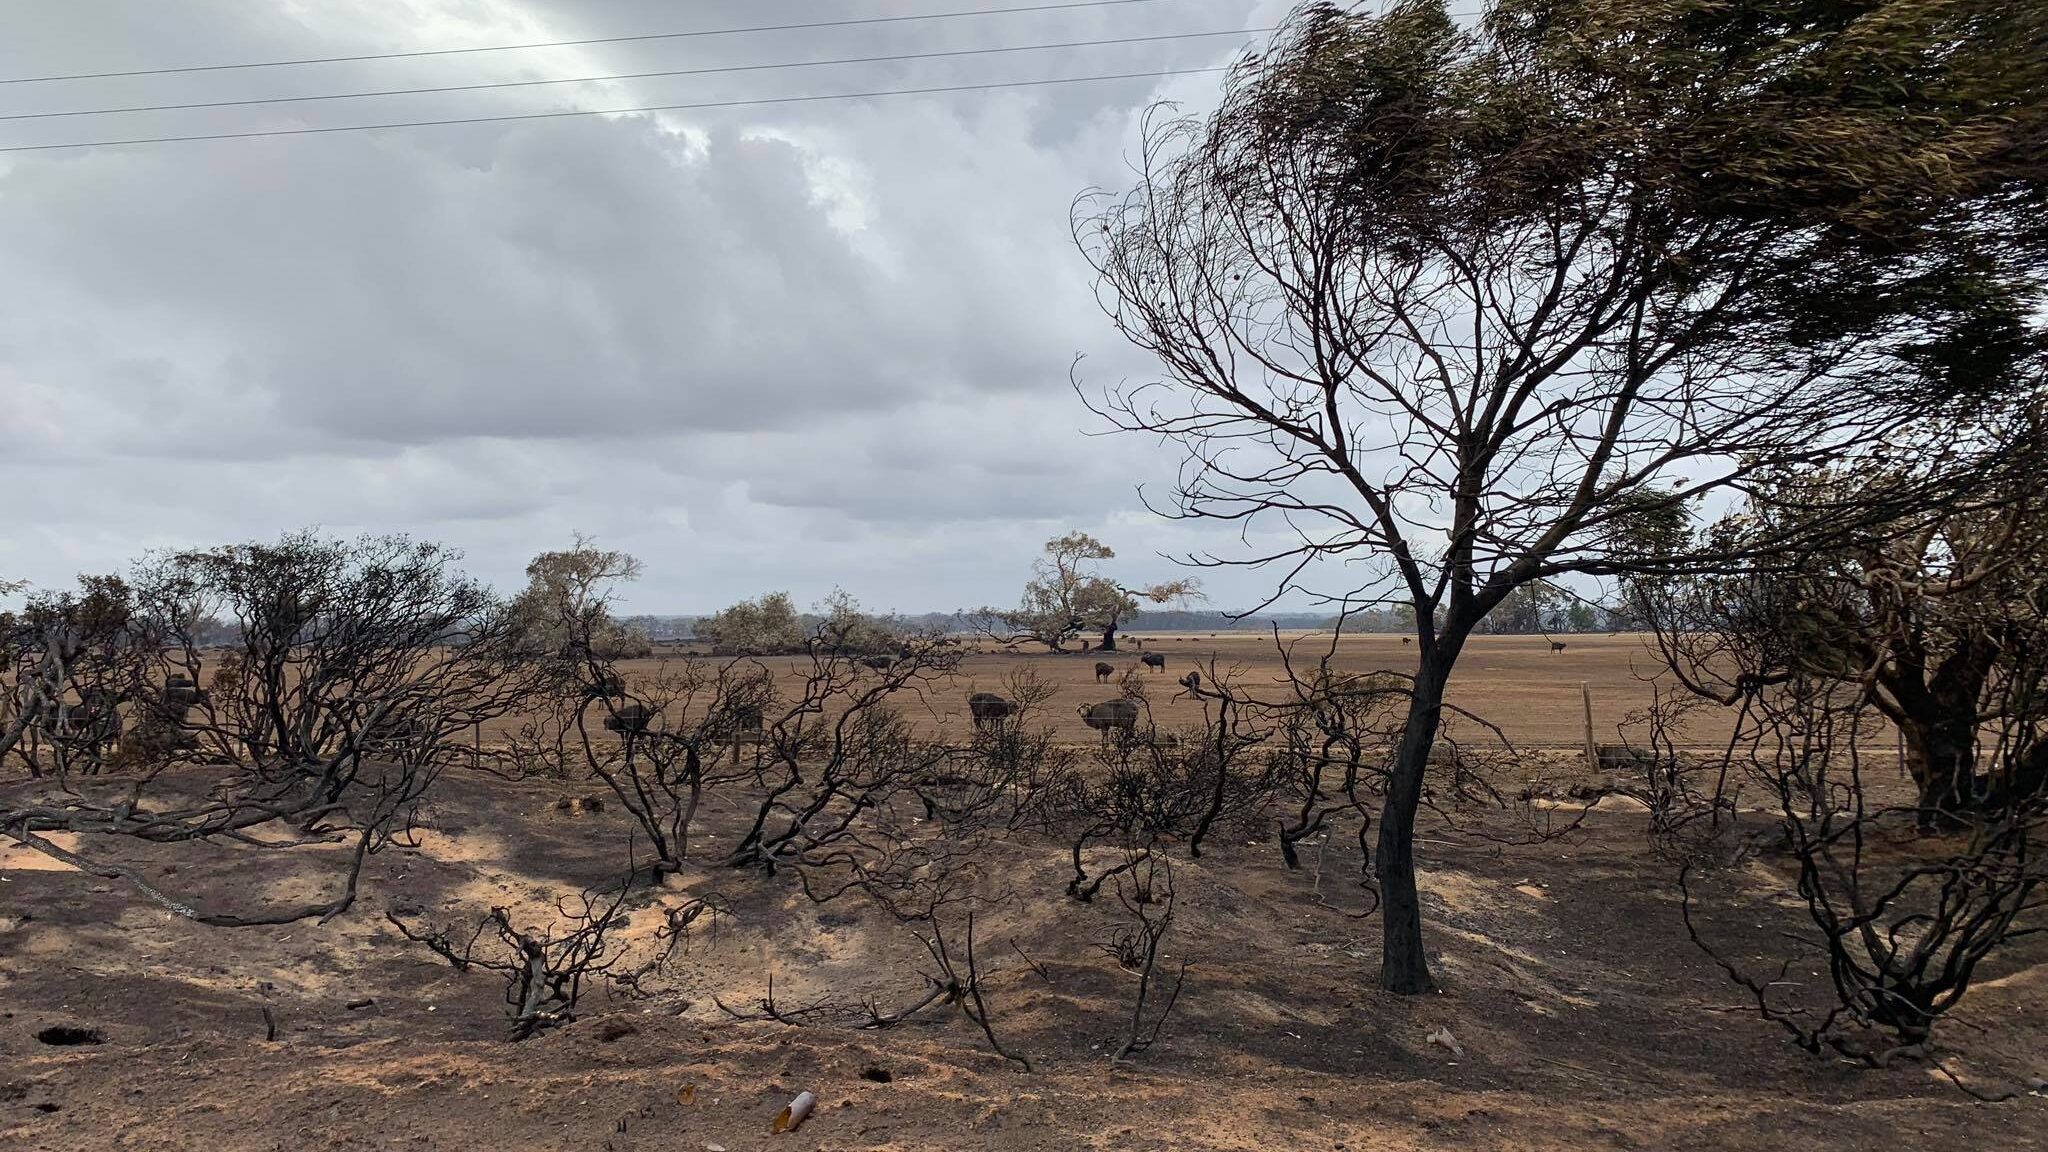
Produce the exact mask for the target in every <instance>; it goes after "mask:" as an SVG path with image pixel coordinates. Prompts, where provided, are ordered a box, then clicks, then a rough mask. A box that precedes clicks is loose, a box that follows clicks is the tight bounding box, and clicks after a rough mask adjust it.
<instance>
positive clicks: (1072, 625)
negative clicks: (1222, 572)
mask: <svg viewBox="0 0 2048 1152" xmlns="http://www.w3.org/2000/svg"><path fill="white" fill-rule="evenodd" d="M1114 559H1116V552H1115V551H1114V550H1112V549H1111V548H1110V547H1109V545H1107V544H1104V543H1103V542H1102V541H1100V540H1097V539H1096V538H1095V537H1093V536H1090V535H1088V534H1087V533H1086V532H1069V533H1067V534H1066V535H1064V536H1060V537H1056V538H1054V539H1052V540H1048V541H1046V544H1045V555H1044V556H1042V557H1040V558H1039V559H1037V560H1034V561H1033V562H1032V564H1031V581H1030V582H1029V583H1028V584H1026V585H1025V586H1024V595H1023V597H1022V600H1021V602H1020V603H1019V605H1018V606H1017V607H1016V608H1015V609H1013V610H1010V611H1002V610H998V609H994V608H985V609H983V610H982V612H981V615H982V616H983V617H984V618H986V619H989V620H993V621H996V622H998V623H999V624H1000V626H1001V627H1002V628H1004V629H1007V630H1008V632H1009V634H1010V636H1011V637H1013V638H1019V637H1021V638H1027V639H1031V640H1034V641H1037V642H1038V643H1041V644H1044V645H1045V646H1046V647H1048V648H1050V649H1051V650H1053V651H1054V652H1061V651H1064V650H1065V649H1066V645H1067V643H1068V642H1069V641H1071V640H1073V639H1074V637H1076V636H1078V635H1080V634H1081V633H1082V632H1084V631H1089V630H1095V631H1099V632H1101V634H1102V640H1101V643H1100V644H1099V645H1098V647H1099V648H1100V650H1102V651H1104V652H1114V651H1116V634H1117V631H1118V629H1120V628H1121V627H1122V626H1123V624H1124V621H1126V620H1128V619H1129V618H1130V617H1131V616H1132V615H1133V614H1134V613H1136V612H1137V611H1138V608H1139V606H1140V604H1141V602H1144V601H1149V602H1151V603H1154V604H1164V603H1167V602H1168V601H1173V600H1186V599H1189V598H1192V597H1195V596H1199V595H1200V585H1199V584H1198V583H1197V582H1196V581H1194V580H1191V579H1190V580H1172V581H1166V582H1162V583H1158V584H1151V585H1147V586H1145V587H1142V588H1126V587H1124V586H1123V585H1121V584H1118V583H1117V582H1116V581H1114V580H1111V579H1109V578H1108V577H1106V576H1103V575H1101V574H1100V573H1099V572H1097V571H1096V569H1095V567H1094V565H1095V564H1096V562H1098V561H1102V560H1114Z"/></svg>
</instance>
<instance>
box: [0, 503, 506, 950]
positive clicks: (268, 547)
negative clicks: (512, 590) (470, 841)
mask: <svg viewBox="0 0 2048 1152" xmlns="http://www.w3.org/2000/svg"><path fill="white" fill-rule="evenodd" d="M453 560H454V556H453V554H452V553H450V552H449V551H447V550H446V549H444V548H441V547H440V546H438V545H434V544H428V543H419V542H414V541H411V540H408V539H405V538H403V537H372V538H364V539H361V540H356V541H336V540H326V539H321V538H319V537H317V536H314V535H312V534H310V533H304V534H298V535H292V536H286V537H285V538H283V539H282V540H280V541H278V542H277V543H275V544H247V545H233V546H228V547H222V548H215V549H209V550H202V551H191V552H179V553H172V554H168V555H163V556H159V557H156V558H155V559H154V560H152V561H151V562H149V563H148V564H145V565H143V566H142V567H141V568H140V569H139V570H138V571H137V572H136V573H135V575H134V577H133V578H132V580H131V581H130V584H131V585H132V592H131V595H132V600H131V603H130V606H129V610H130V619H129V622H128V624H127V626H126V627H127V628H128V630H129V633H128V634H129V636H130V637H131V642H132V643H134V644H136V645H137V646H138V647H140V648H141V649H142V650H144V651H146V653H147V664H146V677H147V678H146V681H145V684H144V691H143V692H142V693H141V694H140V695H141V698H142V699H143V701H144V702H145V703H146V704H148V706H149V707H150V708H152V709H156V710H159V711H163V712H165V713H166V715H164V716H160V717H158V718H157V720H158V721H160V723H158V724H154V725H140V724H138V725H137V727H136V729H134V730H132V731H131V732H130V733H129V734H128V735H127V736H124V737H123V745H122V749H121V750H122V753H123V756H122V757H121V759H120V760H118V761H109V765H110V768H109V771H108V772H107V773H106V774H104V775H102V776H100V777H96V778H94V779H93V780H92V781H90V782H89V783H85V784H82V785H81V786H78V787H75V788H73V789H71V790H68V791H65V792H62V793H53V792H50V791H48V790H42V789H33V788H31V789H10V790H9V791H8V792H7V793H6V794H5V795H4V797H0V833H4V834H6V835H9V836H12V837H14V838H15V839H18V840H20V841H22V842H23V843H26V844H29V845H31V846H33V847H36V848H38V849H40V850H42V851H44V852H46V853H48V854H51V855H54V856H58V857H60V858H62V859H66V860H67V861H69V862H71V863H73V864H76V865H78V866H79V867H82V868H85V869H86V870H88V871H92V872H96V873H99V874H101V875H107V876H118V877H123V878H126V879H128V880H129V881H130V882H131V883H133V884H134V885H135V886H136V887H137V888H138V890H140V891H142V892H143V893H144V894H145V895H148V896H150V897H151V898H152V899H155V900H156V901H157V902H158V903H160V904H162V905H163V906H165V907H166V908H168V909H170V910H171V911H173V912H176V913H178V914H180V915H184V916H187V917H190V918H193V919H197V920H200V921H202V922H205V923H210V924H216V925H225V926H239V925H248V924H276V923H287V922H290V921H293V920H297V919H303V918H307V917H312V916H319V917H322V918H323V919H324V918H330V917H332V916H335V915H338V914H339V913H341V912H342V911H344V910H346V909H347V908H348V907H349V906H350V905H351V904H352V903H353V901H354V899H355V895H356V887H357V881H358V878H359V877H360V875H361V872H362V868H363V863H364V860H365V858H366V857H367V856H368V855H369V854H371V853H373V852H375V851H377V850H378V849H380V848H382V847H384V846H386V845H387V844H389V843H390V842H391V841H392V840H393V838H395V837H401V836H404V835H406V834H407V833H408V831H409V830H410V827H411V822H412V816H413V813H414V811H415V809H416V807H417V805H418V803H419V802H420V800H421V799H422V798H423V797H424V796H425V795H426V793H427V791H428V790H429V789H430V788H431V787H432V786H433V784H434V782H435V781H436V780H437V779H438V778H439V777H440V775H441V774H442V773H443V772H445V771H446V770H448V769H449V768H451V767H456V766H459V765H464V764H467V763H468V760H469V755H470V747H469V740H468V738H469V735H470V733H471V732H472V731H473V730H474V728H475V727H476V726H477V725H479V724H481V723H483V722H484V721H487V720H490V719H493V718H495V717H498V716H500V715H503V714H505V713H506V712H508V711H510V710H512V709H514V708H517V707H519V706H520V705H521V704H522V703H523V702H524V701H525V700H527V699H528V698H529V697H530V695H531V693H532V692H533V690H534V688H535V686H536V684H537V682H538V673H537V671H536V669H535V667H534V665H533V664H532V663H531V662H530V661H528V660H527V659H526V658H525V657H524V656H523V654H522V653H521V652H520V651H519V648H518V645H517V643H516V635H515V630H514V629H513V628H512V627H511V626H510V624H509V623H508V620H507V617H506V613H505V610H504V606H503V605H502V604H501V603H500V602H499V601H498V600H497V598H496V597H495V596H493V595H492V593H491V592H490V591H489V590H488V589H486V588H484V587H483V586H481V585H479V584H477V583H475V582H474V581H472V580H469V579H468V578H466V577H464V576H462V575H460V574H459V573H457V572H456V571H455V570H454V569H453V567H452V563H453ZM215 612H217V613H218V614H220V615H221V616H223V617H225V618H227V619H229V620H232V621H233V624H234V635H235V637H236V639H235V643H234V644H233V645H232V646H231V647H229V648H227V649H226V650H225V651H212V650H209V649H207V647H206V646H204V645H202V644H201V643H200V639H201V624H202V622H204V621H205V620H207V619H208V617H209V615H210V614H211V613H215ZM201 686H203V687H201ZM131 698H132V697H131ZM171 712H175V736H176V738H175V739H167V738H165V736H164V733H163V731H162V728H163V726H164V725H167V724H169V723H171V718H170V716H169V715H168V713H171ZM138 734H143V735H144V736H146V738H142V739H137V738H136V737H137V735H138ZM116 768H118V771H116V770H115V769H116ZM201 770H203V777H204V778H203V780H202V779H200V775H201ZM271 826H274V828H273V827H271ZM48 832H72V833H78V834H80V835H81V836H83V837H85V839H86V841H87V843H90V842H91V841H92V840H94V839H99V838H105V837H129V838H133V839H136V840H142V841H147V842H151V843H159V844H166V843H188V842H195V841H210V840H221V841H227V842H230V843H238V844H247V845H251V846H257V847H262V848H265V849H276V848H284V847H292V846H297V845H303V844H313V843H323V842H332V841H335V840H343V841H351V842H353V846H354V851H353V852H352V853H351V854H350V857H349V864H348V865H347V870H346V874H345V876H344V878H343V880H342V882H341V890H340V892H339V893H338V894H337V895H335V896H334V897H332V898H330V899H323V900H318V901H315V902H312V903H310V904H307V905H303V906H293V907H290V908H286V909H281V910H277V911H272V912H266V913H260V914H256V915H253V916H248V917H244V916H240V915H232V914H206V913H202V912H200V911H198V910H195V909H193V908H191V907H188V906H187V905H184V904H182V903H179V902H178V901H176V900H173V899H171V898H169V897H166V896H164V895H163V894H162V893H161V892H158V891H157V890H156V889H155V888H153V887H151V886H150V885H149V884H148V883H147V882H145V881H144V880H143V879H142V878H140V877H138V876H135V875H133V874H132V873H130V872H128V871H126V870H124V869H122V868H117V867H112V866H107V865H101V864H96V863H94V862H93V861H92V860H90V859H89V858H87V857H85V856H81V855H79V854H76V853H71V852H68V851H66V850H64V849H61V848H59V847H57V845H55V844H54V843H53V842H52V841H50V840H49V839H48V838H47V837H45V836H44V835H43V834H44V833H48ZM83 850H84V851H89V849H83Z"/></svg>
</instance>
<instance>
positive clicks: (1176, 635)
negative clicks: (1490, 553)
mask: <svg viewBox="0 0 2048 1152" xmlns="http://www.w3.org/2000/svg"><path fill="white" fill-rule="evenodd" d="M1560 639H1561V640H1563V641H1564V642H1565V650H1564V651H1562V652H1552V651H1551V650H1550V642H1549V641H1547V640H1545V639H1544V638H1543V637H1541V636H1479V637H1475V638H1474V639H1473V640H1472V641H1471V642H1470V643H1469V644H1468V645H1467V646H1466V649H1465V652H1464V655H1463V657H1462V659H1461V662H1460V663H1459V665H1458V671H1457V673H1456V675H1455V677H1454V679H1453V682H1452V686H1451V693H1450V699H1451V703H1453V704H1455V705H1457V706H1459V707H1461V708H1464V709H1467V710H1469V711H1470V712H1472V713H1473V714H1474V715H1476V716H1478V717H1481V718H1483V719H1484V720H1486V721H1487V722H1488V723H1491V724H1494V725H1498V726H1499V727H1500V729H1501V731H1502V732H1503V733H1504V734H1505V735H1506V736H1507V738H1508V739H1509V740H1511V741H1513V742H1514V743H1515V744H1516V746H1518V747H1530V748H1567V747H1569V748H1577V747H1580V746H1582V744H1583V741H1584V728H1585V719H1584V717H1585V704H1584V700H1583V697H1582V695H1581V691H1580V685H1581V684H1584V685H1585V686H1586V687H1587V689H1588V690H1589V691H1590V692H1591V694H1592V697H1593V732H1594V737H1595V739H1597V740H1598V741H1600V742H1601V743H1608V742H1613V741H1615V740H1616V739H1617V730H1618V729H1619V727H1620V726H1621V725H1622V724H1623V722H1624V721H1626V720H1627V719H1628V717H1629V715H1630V714H1631V713H1633V712H1636V711H1638V710H1640V709H1642V708H1643V707H1645V706H1647V705H1648V704H1649V702H1650V680H1651V678H1652V677H1654V676H1655V675H1656V674H1657V673H1658V672H1659V671H1660V670H1661V665H1659V664H1658V663H1657V660H1656V657H1655V654H1654V653H1652V652H1651V651H1650V650H1649V649H1648V648H1647V647H1646V646H1645V641H1644V638H1643V637H1641V636H1637V635H1629V634H1622V635H1611V636H1610V635H1583V636H1566V637H1560ZM1120 643H1121V645H1122V648H1121V650H1120V651H1117V652H1114V653H1108V654H1100V653H1094V652H1079V651H1074V652H1068V653H1065V654H1053V653H1049V652H1046V651H1045V650H1044V649H1043V648H1038V649H1036V650H1033V649H1030V648H1023V647H1019V648H1015V649H1009V650H1005V649H1001V648H997V647H995V646H993V645H991V644H988V643H986V642H983V643H981V644H980V645H975V644H973V642H972V641H969V642H968V644H969V646H968V649H967V652H968V654H967V655H966V657H965V658H964V660H963V661H962V663H961V667H960V673H959V678H958V680H957V682H956V684H955V685H954V686H953V690H952V691H950V692H935V693H933V694H932V695H931V696H930V697H929V698H928V699H927V700H925V701H922V702H919V703H917V704H913V705H910V706H909V711H910V714H911V716H912V717H913V718H914V719H915V720H916V721H917V724H918V726H919V728H920V729H921V730H922V731H923V732H924V733H925V734H927V735H942V734H943V735H949V736H961V735H964V734H965V733H966V732H967V731H968V728H969V723H970V720H969V717H968V715H967V703H966V700H967V696H968V694H970V693H973V692H984V691H986V692H997V693H1000V692H1002V691H1003V690H1004V683H1005V680H1006V678H1008V677H1009V676H1011V675H1012V674H1014V673H1016V672H1019V671H1021V670H1026V669H1028V670H1030V671H1031V672H1032V673H1034V674H1036V675H1037V676H1038V677H1040V678H1041V679H1042V680H1044V681H1045V682H1046V683H1048V684H1050V685H1052V686H1053V687H1054V688H1055V689H1056V690H1057V691H1056V694H1055V695H1054V696H1053V698H1052V699H1051V700H1050V701H1049V702H1048V704H1047V705H1046V707H1045V710H1044V718H1045V719H1046V721H1048V722H1049V723H1051V724H1052V725H1053V727H1054V728H1055V729H1056V730H1057V731H1058V732H1059V733H1060V735H1061V736H1062V737H1063V738H1069V739H1072V740H1074V741H1082V740H1088V739H1093V738H1094V734H1093V733H1092V732H1090V731H1089V729H1088V728H1087V727H1086V726H1085V725H1084V724H1082V723H1081V721H1080V719H1079V717H1078V716H1077V715H1076V709H1077V708H1078V707H1079V706H1080V705H1082V704H1088V703H1093V702H1095V701H1099V700H1105V699H1109V698H1111V697H1114V696H1115V695H1116V693H1117V686H1116V683H1115V682H1114V681H1113V680H1112V682H1110V683H1108V684H1098V683H1097V682H1096V678H1095V665H1096V663H1097V662H1098V661H1103V662H1107V663H1109V664H1112V665H1114V666H1115V667H1116V669H1117V674H1118V675H1121V674H1122V673H1124V672H1125V671H1131V670H1135V671H1136V674H1137V675H1138V676H1139V677H1140V678H1141V680H1142V681H1143V683H1144V684H1145V685H1146V688H1147V694H1148V697H1149V699H1150V702H1151V708H1152V714H1153V718H1154V721H1155V722H1156V723H1157V724H1158V726H1159V727H1160V728H1161V729H1164V730H1170V729H1174V728H1179V727H1184V726H1187V725H1191V724H1199V723H1201V718H1202V711H1201V706H1200V703H1199V702H1198V701H1195V700H1193V699H1191V698H1189V697H1187V696H1185V695H1182V694H1181V693H1180V692H1179V689H1178V685H1176V683H1175V681H1176V680H1178V679H1179V678H1180V677H1182V676H1184V675H1186V674H1187V673H1188V671H1189V670H1191V669H1192V670H1197V671H1200V672H1202V673H1203V675H1204V676H1207V675H1209V671H1210V668H1211V666H1212V665H1213V666H1214V667H1215V668H1216V669H1217V670H1218V671H1222V672H1226V673H1229V674H1230V675H1231V676H1233V678H1234V679H1235V680H1236V681H1237V682H1238V683H1240V684H1242V685H1244V686H1245V687H1246V688H1247V689H1248V690H1250V691H1253V692H1255V693H1256V692H1258V691H1260V690H1264V691H1266V692H1267V693H1269V694H1271V693H1274V692H1275V691H1276V690H1277V689H1278V688H1279V687H1280V686H1281V684H1282V682H1283V681H1284V677H1285V671H1284V669H1285V664H1286V662H1287V661H1285V660H1283V658H1282V656H1281V646H1285V647H1286V649H1287V650H1288V652H1289V656H1288V658H1287V660H1291V661H1292V662H1293V664H1294V666H1295V667H1296V669H1297V670H1299V671H1306V670H1308V669H1310V668H1313V667H1314V665H1315V663H1316V662H1317V661H1318V660H1320V659H1322V658H1323V656H1324V655H1325V654H1328V653H1329V652H1330V636H1329V634H1328V633H1315V632H1283V633H1282V634H1281V635H1280V638H1279V645H1276V644H1275V640H1274V637H1273V636H1272V635H1271V634H1269V633H1262V632H1164V633H1144V632H1140V633H1137V634H1135V635H1129V636H1125V637H1123V638H1122V640H1121V642H1120ZM1140 644H1142V645H1143V647H1142V648H1141V647H1139V645H1140ZM1414 653H1415V648H1414V646H1413V645H1412V644H1409V645H1404V644H1402V642H1401V638H1400V637H1398V636H1393V635H1375V634H1357V633H1353V634H1347V635H1345V636H1344V637H1343V639H1342V640H1341V641H1339V643H1338V646H1337V648H1336V651H1335V653H1334V655H1333V656H1332V658H1331V665H1332V667H1334V668H1336V669H1338V670H1341V671H1345V672H1372V671H1379V670H1389V671H1395V672H1409V671H1412V670H1413V669H1414V666H1415V656H1414ZM1146 654H1157V655H1161V656H1164V657H1165V658H1166V668H1165V670H1164V672H1156V671H1153V670H1151V669H1148V668H1144V667H1141V666H1140V665H1139V658H1140V657H1141V656H1143V655H1146ZM682 658H692V659H710V657H669V659H682ZM661 663H662V660H661V659H660V658H656V659H649V660H630V661H626V662H624V663H623V664H621V665H620V671H621V672H622V673H623V674H624V675H625V677H626V678H627V679H628V681H629V682H630V681H632V680H634V679H636V678H644V677H649V676H653V675H655V674H657V673H658V670H659V668H660V665H661ZM762 663H764V664H766V665H768V666H769V667H771V668H774V669H776V670H777V671H778V672H779V673H781V674H782V678H783V680H784V682H785V683H789V684H794V683H795V682H796V681H797V679H798V678H799V671H798V668H799V665H798V662H797V661H795V660H791V659H788V658H767V659H764V660H763V661H762ZM1451 724H1452V725H1453V731H1454V732H1457V733H1461V734H1462V735H1461V738H1469V739H1473V740H1480V739H1485V738H1486V737H1485V734H1484V729H1482V728H1480V727H1478V726H1477V725H1475V724H1473V723H1472V722H1471V721H1469V720H1460V719H1459V718H1457V717H1455V716H1454V717H1452V718H1451ZM1720 735H1721V733H1720V732H1718V731H1711V730H1706V729H1704V728H1703V729H1702V730H1700V731H1698V732H1688V733H1687V738H1688V740H1692V739H1698V740H1701V741H1709V742H1711V741H1712V740H1714V739H1716V738H1717V737H1719V736H1720ZM492 736H493V733H492V731H491V730H487V731H486V733H485V739H486V740H487V741H488V740H490V739H491V738H492Z"/></svg>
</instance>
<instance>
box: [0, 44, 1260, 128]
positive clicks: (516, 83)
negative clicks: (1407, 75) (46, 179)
mask: <svg viewBox="0 0 2048 1152" xmlns="http://www.w3.org/2000/svg"><path fill="white" fill-rule="evenodd" d="M1271 31H1273V29H1272V28H1230V29H1224V30H1221V31H1217V32H1172V33H1162V34H1159V35H1155V36H1118V37H1113V38H1110V39H1105V40H1069V41H1066V42H1064V43H1059V44H1018V45H1010V46H1002V47H994V48H953V49H947V50H944V51H936V52H899V53H896V54H894V55H889V56H849V57H844V58H841V59H837V60H794V61H787V62H777V63H772V64H731V65H720V66H716V67H707V68H676V69H668V70H665V71H660V72H619V73H613V74H609V75H603V76H564V77H560V78H556V79H550V80H498V81H491V82H488V83H478V84H447V85H442V86H439V87H433V88H385V89H377V90H371V91H365V92H335V93H327V94H322V95H314V96H265V97H259V98H255V99H249V100H204V101H195V102H192V103H186V104H135V105H130V106H128V107H123V108H81V109H77V110H71V111H62V112H15V113H7V114H0V121H5V120H54V119H59V118H63V117H71V116H113V115H118V114H121V113H128V112H176V111H186V110H190V109H198V108H244V107H248V106H250V105H256V104H304V103H310V102H314V101H323V100H359V99H364V98H368V97H375V96H425V95H434V94H439V93H446V92H478V91H484V90H487V89H497V88H534V87H540V86H544V85H550V84H594V83H598V82H601V81H611V80H651V79H656V78H660V77H669V76H709V75H714V74H719V73H726V72H762V71H770V70H775V69H783V68H818V67H824V66H827V65H835V64H887V63H895V62H899V61H905V60H937V59H942V58H945V57H952V56H989V55H996V54H1000V53H1007V52H1045V51H1053V50H1056V49H1064V48H1098V47H1103V46H1106V45H1111V44H1151V43H1158V42H1160V41H1166V40H1196V39H1203V38H1210V37H1217V36H1254V35H1258V34H1260V33H1265V32H1271Z"/></svg>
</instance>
